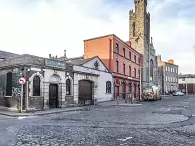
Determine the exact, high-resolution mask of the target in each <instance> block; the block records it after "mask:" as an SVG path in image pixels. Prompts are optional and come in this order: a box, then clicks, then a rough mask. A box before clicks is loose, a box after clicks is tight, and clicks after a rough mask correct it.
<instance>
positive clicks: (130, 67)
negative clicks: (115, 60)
mask: <svg viewBox="0 0 195 146" xmlns="http://www.w3.org/2000/svg"><path fill="white" fill-rule="evenodd" d="M129 76H130V77H131V66H129Z"/></svg>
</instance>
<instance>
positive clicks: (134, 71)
mask: <svg viewBox="0 0 195 146" xmlns="http://www.w3.org/2000/svg"><path fill="white" fill-rule="evenodd" d="M134 77H135V78H136V69H135V68H134Z"/></svg>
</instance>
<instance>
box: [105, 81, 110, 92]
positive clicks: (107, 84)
mask: <svg viewBox="0 0 195 146" xmlns="http://www.w3.org/2000/svg"><path fill="white" fill-rule="evenodd" d="M106 93H111V82H110V81H107V82H106Z"/></svg>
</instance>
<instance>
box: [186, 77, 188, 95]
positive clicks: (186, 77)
mask: <svg viewBox="0 0 195 146" xmlns="http://www.w3.org/2000/svg"><path fill="white" fill-rule="evenodd" d="M186 78H187V75H186ZM186 95H188V84H187V81H186Z"/></svg>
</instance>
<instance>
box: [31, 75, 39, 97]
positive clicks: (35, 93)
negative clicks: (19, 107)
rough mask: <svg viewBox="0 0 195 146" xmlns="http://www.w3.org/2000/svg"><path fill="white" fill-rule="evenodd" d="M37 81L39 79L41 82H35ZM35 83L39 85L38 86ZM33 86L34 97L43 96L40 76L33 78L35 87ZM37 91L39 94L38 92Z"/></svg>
mask: <svg viewBox="0 0 195 146" xmlns="http://www.w3.org/2000/svg"><path fill="white" fill-rule="evenodd" d="M35 79H39V80H38V81H35ZM35 83H38V85H37V84H35ZM32 86H33V92H32V96H41V78H40V77H39V76H38V75H36V76H34V77H33V85H32ZM38 86H39V87H38ZM35 90H36V91H38V92H36V91H35Z"/></svg>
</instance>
